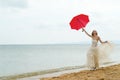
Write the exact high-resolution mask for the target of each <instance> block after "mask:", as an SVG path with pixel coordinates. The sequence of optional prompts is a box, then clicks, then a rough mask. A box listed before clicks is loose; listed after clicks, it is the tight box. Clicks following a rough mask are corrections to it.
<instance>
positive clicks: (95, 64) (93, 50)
mask: <svg viewBox="0 0 120 80" xmlns="http://www.w3.org/2000/svg"><path fill="white" fill-rule="evenodd" d="M111 50H112V45H111V43H109V42H108V43H104V44H101V45H100V46H98V41H97V40H92V45H91V47H90V49H89V50H88V53H87V67H88V68H89V69H91V70H92V69H96V68H99V64H100V63H102V62H103V61H107V60H108V55H109V53H110V52H111Z"/></svg>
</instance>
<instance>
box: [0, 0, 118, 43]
mask: <svg viewBox="0 0 120 80" xmlns="http://www.w3.org/2000/svg"><path fill="white" fill-rule="evenodd" d="M119 3H120V0H0V44H48V43H50V44H51V43H52V44H53V43H82V42H84V41H85V42H86V41H87V42H89V41H90V38H89V37H87V36H86V35H85V34H84V33H82V32H81V30H79V31H76V30H71V29H70V26H69V22H70V20H71V19H72V17H74V16H76V15H78V14H81V13H84V14H87V15H89V18H90V22H89V23H88V25H87V26H86V28H85V29H86V31H88V32H89V33H91V31H92V30H93V29H96V30H97V31H98V34H99V36H100V37H101V39H102V40H110V41H113V42H114V41H116V40H117V41H119V40H120V37H119V36H120V30H119V29H120V10H119V9H120V4H119Z"/></svg>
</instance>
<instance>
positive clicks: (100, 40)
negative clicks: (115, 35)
mask: <svg viewBox="0 0 120 80" xmlns="http://www.w3.org/2000/svg"><path fill="white" fill-rule="evenodd" d="M98 40H99V41H100V43H101V44H102V43H107V42H108V41H104V42H103V41H102V40H101V39H100V37H99V39H98Z"/></svg>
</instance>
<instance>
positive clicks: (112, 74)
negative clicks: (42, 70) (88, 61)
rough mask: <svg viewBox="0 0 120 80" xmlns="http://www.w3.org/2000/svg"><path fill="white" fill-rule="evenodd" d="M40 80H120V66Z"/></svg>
mask: <svg viewBox="0 0 120 80" xmlns="http://www.w3.org/2000/svg"><path fill="white" fill-rule="evenodd" d="M40 80H120V64H119V65H113V66H109V67H103V68H100V69H97V70H95V71H90V70H84V71H80V72H76V73H70V74H63V75H61V76H58V77H52V78H43V79H40Z"/></svg>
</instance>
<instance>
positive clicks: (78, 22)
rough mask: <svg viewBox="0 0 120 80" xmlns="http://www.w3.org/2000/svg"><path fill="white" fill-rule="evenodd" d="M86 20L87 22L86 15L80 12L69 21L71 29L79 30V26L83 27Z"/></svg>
mask: <svg viewBox="0 0 120 80" xmlns="http://www.w3.org/2000/svg"><path fill="white" fill-rule="evenodd" d="M88 22H89V17H88V15H85V14H80V15H77V16H75V17H73V19H72V20H71V21H70V26H71V28H72V29H75V30H79V29H81V28H84V27H85V26H86V25H87V23H88Z"/></svg>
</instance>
